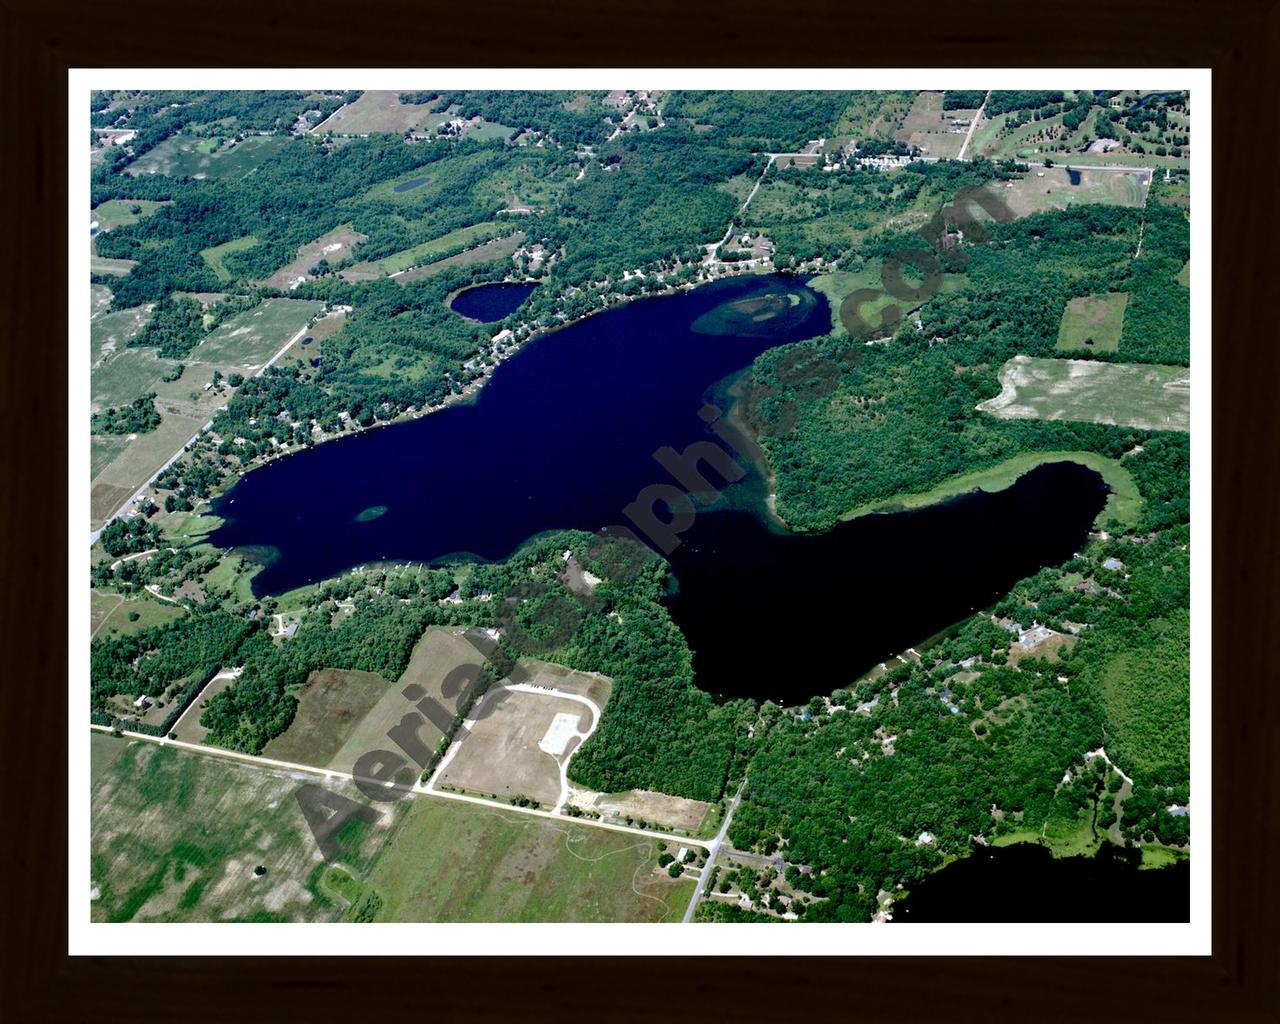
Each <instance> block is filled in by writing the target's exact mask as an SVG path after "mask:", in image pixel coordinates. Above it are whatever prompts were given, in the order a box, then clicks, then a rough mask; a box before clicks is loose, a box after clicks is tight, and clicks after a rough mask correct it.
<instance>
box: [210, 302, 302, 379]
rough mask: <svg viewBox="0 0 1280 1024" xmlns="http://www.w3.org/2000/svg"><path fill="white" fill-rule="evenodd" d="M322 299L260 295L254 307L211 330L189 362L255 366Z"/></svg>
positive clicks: (277, 348) (242, 368)
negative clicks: (270, 297)
mask: <svg viewBox="0 0 1280 1024" xmlns="http://www.w3.org/2000/svg"><path fill="white" fill-rule="evenodd" d="M322 307H323V303H321V302H316V301H314V300H310V299H264V300H263V302H262V304H261V305H260V306H258V307H257V308H255V309H251V310H247V311H246V312H244V313H241V314H240V315H239V316H236V317H232V318H231V319H230V320H228V321H227V322H226V323H224V324H222V325H221V326H219V327H217V328H215V329H214V330H213V331H211V332H210V333H209V334H208V335H207V336H206V337H205V338H204V340H203V341H201V342H200V344H199V345H197V346H196V347H195V349H193V350H192V352H191V355H190V357H189V359H188V365H190V364H191V363H207V364H209V365H210V366H216V367H219V368H221V369H222V370H223V372H224V373H226V372H227V369H228V368H230V369H238V370H240V371H241V372H244V371H250V372H251V371H254V370H257V369H258V368H259V367H260V366H262V364H263V363H265V362H266V361H267V360H268V359H270V358H271V357H272V356H273V355H275V354H276V353H277V352H278V351H280V348H281V346H282V345H283V344H284V343H285V342H286V341H288V340H289V339H290V338H291V337H293V335H295V334H297V333H298V331H300V330H302V328H303V327H304V326H306V323H307V321H308V320H309V319H311V317H313V316H315V315H316V314H317V313H319V312H320V310H321V308H322Z"/></svg>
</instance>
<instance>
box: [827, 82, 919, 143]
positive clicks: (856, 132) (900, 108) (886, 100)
mask: <svg viewBox="0 0 1280 1024" xmlns="http://www.w3.org/2000/svg"><path fill="white" fill-rule="evenodd" d="M914 103H915V94H914V93H910V92H887V91H886V92H880V91H875V92H855V93H853V95H852V96H851V97H850V99H849V105H848V106H847V107H845V109H844V113H843V114H841V115H840V119H839V120H838V121H837V122H836V129H835V133H834V134H836V135H847V136H850V137H853V138H859V139H888V138H892V137H893V133H894V132H896V131H897V130H898V129H899V128H900V127H902V122H903V121H904V120H906V117H907V115H908V114H909V113H910V112H911V108H912V106H913V104H914Z"/></svg>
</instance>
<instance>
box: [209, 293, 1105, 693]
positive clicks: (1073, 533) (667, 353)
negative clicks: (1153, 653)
mask: <svg viewBox="0 0 1280 1024" xmlns="http://www.w3.org/2000/svg"><path fill="white" fill-rule="evenodd" d="M464 294H465V293H464ZM459 298H461V296H459ZM829 327H830V314H829V310H828V306H827V303H826V300H825V299H824V298H823V297H821V296H819V295H817V294H816V293H815V292H813V291H812V290H811V289H809V288H808V287H806V286H805V285H803V284H801V283H799V282H798V281H797V280H795V279H788V278H784V277H769V278H759V277H756V278H751V279H739V280H734V281H725V282H720V283H717V284H714V285H709V286H706V287H703V288H699V289H697V290H695V291H692V292H686V293H681V294H678V295H673V296H665V297H661V298H655V299H647V300H643V301H639V302H633V303H630V304H627V305H625V306H622V307H620V308H618V309H615V310H610V311H608V312H605V313H601V314H598V315H596V316H594V317H590V318H588V319H586V320H584V321H581V322H580V323H577V324H575V325H573V326H572V327H569V328H566V329H564V330H560V331H557V332H555V333H552V334H549V335H547V336H545V337H542V338H540V339H538V340H537V341H536V342H534V343H532V344H530V345H529V346H528V347H526V348H525V349H524V350H522V351H521V352H520V353H519V354H517V355H516V356H515V357H513V358H512V359H510V360H509V361H507V362H506V363H504V364H503V365H502V366H501V367H499V368H498V370H497V371H496V372H495V373H494V375H493V377H492V378H491V379H490V381H489V382H488V383H487V384H486V385H485V386H484V387H483V388H482V389H481V390H480V391H479V392H478V394H477V397H476V400H475V401H474V402H473V403H471V404H467V405H457V406H453V407H451V408H448V409H445V410H442V411H440V412H438V413H434V414H432V415H430V416H427V417H424V418H422V419H420V420H414V421H411V422H407V423H403V424H397V425H394V426H390V427H384V428H381V429H377V430H372V431H369V432H367V433H363V434H359V435H356V436H353V437H350V438H345V439H342V440H339V441H334V442H330V443H326V444H323V445H320V446H319V447H317V448H315V449H311V450H308V451H304V452H300V453H298V454H296V455H291V456H288V457H286V458H283V459H280V460H278V461H276V462H273V463H271V464H270V465H268V466H265V467H263V468H262V469H259V470H256V471H254V472H252V473H250V474H248V475H247V476H245V477H244V478H243V479H241V480H240V481H239V482H238V483H237V484H236V485H235V486H234V487H233V488H232V489H231V490H230V491H229V492H228V493H227V494H226V495H225V496H224V497H223V498H222V499H220V500H219V501H218V502H217V503H216V504H215V507H214V511H215V512H216V513H217V514H218V515H220V516H222V517H224V519H225V520H226V522H225V525H224V526H223V527H221V528H220V529H219V530H217V531H216V532H215V533H214V534H213V536H212V538H211V539H212V541H213V542H214V543H215V544H218V545H220V546H222V547H245V548H251V549H255V550H262V549H264V548H265V549H274V550H272V553H271V557H270V558H269V559H268V560H267V562H266V564H265V566H264V568H263V569H262V571H261V572H260V573H259V575H258V576H257V577H256V578H255V590H256V591H257V592H258V593H260V594H264V593H279V592H282V591H284V590H287V589H290V588H292V587H295V586H299V585H301V584H303V583H307V582H310V581H313V580H317V579H321V578H325V577H328V576H332V575H335V574H336V573H338V572H340V571H342V570H344V569H347V568H349V567H351V566H354V565H359V564H362V563H368V562H373V561H380V560H385V561H407V560H412V561H422V562H428V563H431V562H441V561H448V560H449V559H450V558H456V557H458V556H461V555H467V556H469V557H478V558H483V559H502V558H505V557H507V556H508V555H510V554H511V552H513V551H514V550H515V549H516V548H518V547H519V546H520V545H521V544H522V543H523V542H524V541H526V540H527V539H529V538H530V537H533V536H535V535H536V534H538V533H541V532H544V531H547V530H553V529H560V528H573V529H582V530H590V531H594V530H598V529H600V528H602V527H605V526H609V525H614V524H618V525H625V526H632V525H633V524H632V522H631V520H629V519H628V518H627V517H626V516H624V514H623V510H624V508H626V507H627V506H628V505H629V504H631V503H634V502H636V501H637V497H638V495H640V494H641V492H642V491H643V490H644V489H645V488H647V487H650V486H651V485H659V484H667V485H670V484H672V483H673V479H672V476H671V474H670V473H669V472H668V470H667V469H665V468H664V467H663V466H662V465H660V464H659V463H658V461H656V460H655V458H654V453H655V452H656V451H657V450H658V449H660V448H663V447H670V448H673V449H675V450H676V451H677V452H684V451H685V449H686V448H687V447H688V446H690V445H693V444H695V443H697V442H704V441H716V437H715V435H714V434H713V433H712V428H711V427H709V426H708V424H707V423H706V422H704V420H703V419H702V418H700V417H699V410H700V409H703V407H704V403H706V402H707V401H708V400H714V401H716V402H717V403H718V404H719V405H720V406H721V407H725V406H726V405H727V400H726V399H725V398H724V394H725V390H726V386H727V384H728V382H730V381H731V380H732V379H733V378H734V376H735V375H739V374H741V373H742V372H743V371H744V370H745V369H746V368H747V367H749V366H750V364H751V362H752V360H754V359H755V357H756V356H757V355H759V354H760V353H761V352H763V351H765V350H766V349H768V348H770V347H772V346H775V345H780V344H785V343H787V342H792V341H797V340H801V339H804V338H808V337H812V336H815V335H818V334H823V333H825V332H826V331H827V330H829ZM717 443H719V442H718V441H717ZM723 447H724V446H723V445H722V448H723ZM734 461H735V462H737V463H738V465H739V466H740V467H741V469H742V470H743V471H745V473H744V475H743V477H742V479H741V480H740V481H739V482H738V483H736V484H735V485H734V486H733V487H731V488H728V489H727V490H725V492H724V495H723V497H722V498H721V499H720V500H719V501H718V502H716V504H715V505H713V506H711V507H709V508H706V509H704V510H702V511H700V512H699V513H698V514H697V515H696V516H695V518H694V521H693V523H692V525H691V526H689V527H688V528H687V529H685V530H684V531H683V532H682V533H681V534H680V536H679V538H678V539H679V541H680V543H678V545H677V546H676V547H675V548H674V550H672V551H671V553H670V554H669V556H668V558H669V561H670V563H671V565H672V569H673V572H674V576H675V579H676V583H677V587H676V592H675V593H673V595H672V596H671V599H670V607H671V611H672V615H673V617H674V618H675V620H676V622H677V623H678V624H679V625H680V627H681V629H682V630H683V631H684V633H685V635H686V636H687V637H688V638H689V641H690V644H691V646H692V648H693V650H694V656H695V661H694V667H695V670H696V673H697V680H698V683H699V685H700V686H702V687H703V688H704V689H707V690H710V691H711V692H714V693H718V694H723V695H726V696H750V697H755V698H758V699H766V698H767V699H772V700H775V701H780V702H782V703H784V704H795V703H799V702H803V701H805V700H807V699H808V698H809V697H810V696H812V695H814V694H817V693H829V692H830V691H831V690H832V689H834V688H836V687H838V686H841V685H844V684H846V683H848V682H851V681H852V680H853V679H855V678H857V676H859V675H861V674H862V673H863V672H865V671H866V670H867V669H869V668H870V667H872V666H873V665H874V664H876V663H877V662H879V661H881V660H883V659H885V658H886V657H888V656H890V655H892V654H893V653H895V652H897V651H900V650H903V649H905V648H906V647H907V646H909V645H911V644H914V643H918V642H920V641H921V640H922V639H923V638H924V637H926V636H928V635H930V634H931V633H934V632H936V631H937V630H939V629H941V628H944V627H946V626H947V625H950V624H951V623H953V622H955V621H957V620H959V619H961V618H963V617H964V616H966V615H967V614H969V613H970V612H971V611H973V610H975V609H977V608H980V607H983V606H985V605H987V604H989V603H991V602H992V601H994V600H995V599H996V598H998V597H999V596H1000V595H1001V594H1002V593H1004V592H1005V591H1007V590H1008V588H1009V587H1010V586H1011V585H1012V584H1013V583H1014V582H1016V581H1017V580H1018V579H1020V578H1022V577H1023V576H1026V575H1029V574H1031V573H1033V572H1035V571H1036V570H1037V569H1039V568H1040V567H1041V566H1043V565H1047V564H1055V563H1059V562H1062V561H1065V560H1067V559H1069V558H1070V557H1071V555H1072V552H1073V551H1074V550H1076V549H1077V548H1078V546H1080V545H1081V544H1082V543H1083V542H1084V540H1085V538H1086V535H1087V532H1088V530H1089V527H1090V524H1091V523H1092V521H1093V519H1094V517H1095V515H1096V514H1097V513H1098V511H1100V509H1101V508H1102V506H1103V504H1104V502H1105V499H1106V487H1105V485H1104V484H1103V482H1102V480H1101V478H1100V477H1099V476H1098V474H1096V473H1094V472H1093V471H1091V470H1088V469H1085V468H1084V467H1081V466H1078V465H1075V464H1073V463H1059V464H1055V465H1048V466H1042V467H1040V468H1039V469H1037V470H1035V471H1033V472H1032V473H1029V474H1027V475H1026V476H1024V477H1023V478H1022V479H1021V480H1019V481H1018V482H1017V483H1016V484H1015V485H1014V486H1013V487H1010V488H1008V489H1007V490H1005V491H1002V492H999V493H997V494H975V495H972V496H967V497H963V498H959V499H955V500H953V501H950V502H947V503H945V504H942V505H938V506H935V507H933V508H929V509H923V510H919V511H915V512H909V513H897V514H891V515H876V516H869V517H864V518H861V519H857V520H854V521H852V522H848V523H844V524H841V525H840V526H838V527H836V528H835V529H833V530H831V531H829V532H827V533H824V534H820V535H793V534H790V533H788V532H786V531H784V530H783V529H781V528H780V527H779V526H778V525H777V524H776V523H775V522H774V521H773V520H771V519H770V518H769V517H768V516H767V515H766V514H765V512H764V483H763V481H762V480H761V478H760V476H759V474H758V473H757V472H756V471H755V469H754V467H753V466H752V464H751V462H750V460H749V459H748V458H746V457H745V456H743V455H740V454H737V453H735V457H734ZM702 469H703V471H704V473H705V475H706V477H707V478H708V479H709V480H710V481H712V482H713V483H715V484H717V485H718V484H720V483H721V477H720V476H719V475H718V474H717V471H716V470H715V469H710V468H707V467H706V466H705V465H703V466H702ZM640 504H641V505H642V506H643V505H646V503H645V502H641V503H640ZM370 508H379V509H382V508H385V512H382V513H381V514H379V515H378V516H377V517H376V518H369V517H368V516H364V517H363V521H361V518H362V517H361V514H362V513H364V512H365V511H366V510H368V509H370ZM658 508H659V513H658V514H659V517H660V518H665V517H666V509H665V506H661V505H659V506H658Z"/></svg>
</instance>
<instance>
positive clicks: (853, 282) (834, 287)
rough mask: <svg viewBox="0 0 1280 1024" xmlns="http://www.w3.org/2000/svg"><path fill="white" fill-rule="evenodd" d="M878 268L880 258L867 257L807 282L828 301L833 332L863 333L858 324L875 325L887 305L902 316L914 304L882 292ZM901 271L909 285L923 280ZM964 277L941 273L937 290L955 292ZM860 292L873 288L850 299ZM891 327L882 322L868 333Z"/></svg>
mask: <svg viewBox="0 0 1280 1024" xmlns="http://www.w3.org/2000/svg"><path fill="white" fill-rule="evenodd" d="M881 269H882V261H880V260H871V261H869V262H868V263H867V264H866V265H865V266H863V267H861V268H860V269H858V270H833V271H831V272H830V273H826V274H822V275H821V276H819V277H815V278H814V279H813V280H812V281H810V282H809V285H810V287H812V288H813V289H814V290H815V291H818V292H821V293H822V294H823V295H825V296H826V297H827V300H828V301H829V302H830V303H831V329H832V330H833V331H835V332H836V333H837V334H844V333H849V332H857V333H859V336H862V335H863V334H864V333H865V328H863V326H862V325H864V324H865V325H867V326H869V327H872V328H875V327H878V325H880V323H881V321H882V319H883V317H884V314H885V311H886V310H887V309H888V308H889V307H890V306H897V307H898V311H899V315H900V316H902V315H905V314H906V312H907V309H908V308H909V307H911V306H913V305H916V303H912V302H910V301H908V300H901V299H898V298H895V297H894V296H893V295H892V294H890V293H889V292H887V291H885V289H884V282H883V281H882V279H881ZM903 272H904V275H906V279H907V281H908V283H909V284H910V285H911V286H913V287H915V286H917V285H920V284H923V280H915V281H912V280H911V277H910V274H911V267H909V266H907V267H904V268H903ZM968 280H969V279H968V278H967V277H966V276H965V275H964V274H943V275H942V283H941V285H940V286H939V288H938V292H939V293H942V294H946V293H950V292H955V291H959V290H960V289H961V288H963V287H964V286H965V285H966V284H967V283H968ZM862 291H873V292H876V293H877V294H876V295H875V296H874V297H870V298H866V299H865V300H862V299H858V300H854V299H852V298H851V296H852V295H853V294H854V293H855V292H862ZM922 301H925V300H922ZM894 329H895V324H893V323H888V324H885V325H884V329H883V331H880V330H875V331H873V333H872V336H874V337H879V336H881V335H888V334H891V333H892V332H893V330H894Z"/></svg>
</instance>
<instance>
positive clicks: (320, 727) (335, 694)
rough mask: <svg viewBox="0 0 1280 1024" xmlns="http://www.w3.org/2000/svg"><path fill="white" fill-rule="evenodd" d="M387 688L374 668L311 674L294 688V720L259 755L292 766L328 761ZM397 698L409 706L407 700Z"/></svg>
mask: <svg viewBox="0 0 1280 1024" xmlns="http://www.w3.org/2000/svg"><path fill="white" fill-rule="evenodd" d="M390 689H391V686H390V684H389V683H388V682H387V681H386V680H385V679H383V678H382V676H380V675H378V674H377V673H376V672H353V671H348V670H346V669H336V668H327V669H322V670H321V671H319V672H312V673H311V675H310V676H308V677H307V681H306V683H305V684H304V685H303V687H302V689H301V690H299V691H298V710H297V712H296V713H295V714H294V716H293V722H292V723H291V724H290V726H289V728H288V729H286V730H285V731H284V733H282V734H281V735H280V736H277V737H276V738H275V739H274V740H272V741H271V742H270V743H268V744H267V746H266V749H265V750H263V752H262V753H263V756H264V757H271V758H275V759H276V760H278V761H292V762H294V763H295V764H311V765H315V766H317V767H323V766H325V765H327V764H328V763H329V762H330V761H331V760H333V758H334V755H336V754H337V753H338V751H339V750H341V749H342V745H343V743H345V742H346V740H347V738H348V737H349V736H350V735H351V732H352V731H353V730H354V729H355V727H356V725H357V724H358V723H359V722H360V720H361V719H363V718H364V717H365V716H366V715H367V714H368V713H369V712H370V711H371V710H373V708H374V706H375V705H376V704H377V703H378V701H379V700H381V699H382V698H383V697H385V696H387V695H388V694H389V692H390ZM401 700H402V702H403V703H404V705H405V709H406V710H408V707H409V702H408V701H407V700H404V698H401ZM370 749H373V748H370Z"/></svg>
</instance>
